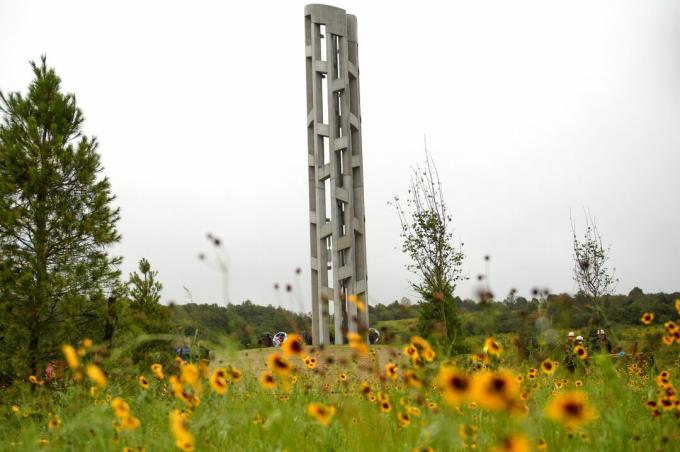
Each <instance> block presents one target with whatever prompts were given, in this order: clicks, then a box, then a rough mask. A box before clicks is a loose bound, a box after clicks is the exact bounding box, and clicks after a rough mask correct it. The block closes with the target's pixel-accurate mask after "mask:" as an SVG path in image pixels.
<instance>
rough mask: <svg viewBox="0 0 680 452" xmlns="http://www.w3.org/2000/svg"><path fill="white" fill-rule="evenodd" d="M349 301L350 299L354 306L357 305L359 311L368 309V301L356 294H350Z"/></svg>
mask: <svg viewBox="0 0 680 452" xmlns="http://www.w3.org/2000/svg"><path fill="white" fill-rule="evenodd" d="M347 301H349V302H350V303H352V304H353V305H354V306H356V307H357V310H358V311H359V312H364V311H365V310H366V303H364V302H363V301H361V299H360V298H359V297H357V296H356V295H350V296H348V297H347Z"/></svg>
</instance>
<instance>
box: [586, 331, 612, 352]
mask: <svg viewBox="0 0 680 452" xmlns="http://www.w3.org/2000/svg"><path fill="white" fill-rule="evenodd" d="M591 348H592V350H593V353H594V352H599V353H611V352H612V343H611V342H610V341H609V338H608V337H607V333H606V332H605V330H602V329H599V330H597V337H596V338H595V343H594V344H593V346H592V347H591Z"/></svg>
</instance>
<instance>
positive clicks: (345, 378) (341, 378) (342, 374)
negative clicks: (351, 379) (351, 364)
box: [338, 372, 347, 383]
mask: <svg viewBox="0 0 680 452" xmlns="http://www.w3.org/2000/svg"><path fill="white" fill-rule="evenodd" d="M338 379H339V380H340V381H342V382H343V383H344V382H346V381H347V374H346V373H345V372H340V375H338Z"/></svg>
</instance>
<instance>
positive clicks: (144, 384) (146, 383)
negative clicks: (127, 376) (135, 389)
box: [138, 375, 149, 389]
mask: <svg viewBox="0 0 680 452" xmlns="http://www.w3.org/2000/svg"><path fill="white" fill-rule="evenodd" d="M138 381H139V386H141V387H142V388H143V389H149V380H147V379H146V377H145V376H144V375H140V376H139V378H138Z"/></svg>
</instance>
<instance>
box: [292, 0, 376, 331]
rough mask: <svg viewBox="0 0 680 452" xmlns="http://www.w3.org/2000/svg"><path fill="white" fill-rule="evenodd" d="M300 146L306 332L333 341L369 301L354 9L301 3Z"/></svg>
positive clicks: (363, 317)
mask: <svg viewBox="0 0 680 452" xmlns="http://www.w3.org/2000/svg"><path fill="white" fill-rule="evenodd" d="M305 57H306V58H305V59H306V71H307V72H306V73H307V151H308V176H309V218H310V220H309V221H310V248H311V279H312V281H311V282H312V284H311V286H312V339H313V342H314V344H327V343H329V331H328V326H329V325H328V323H329V308H330V302H331V301H332V302H333V316H334V327H335V343H336V344H342V343H343V342H344V339H345V335H346V333H347V331H354V332H362V333H363V332H365V331H366V329H367V328H368V308H367V309H366V310H365V311H364V312H359V311H358V310H357V308H356V306H355V305H354V304H352V303H350V302H348V301H347V297H348V296H349V295H356V296H358V297H359V298H360V299H361V300H362V301H363V302H364V303H365V304H366V306H367V307H368V296H367V279H368V277H367V272H366V239H365V215H364V185H363V161H362V160H363V159H362V148H361V111H360V106H359V60H358V39H357V21H356V17H355V16H352V15H348V14H346V13H345V11H344V10H343V9H340V8H336V7H333V6H326V5H307V6H306V7H305Z"/></svg>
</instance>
